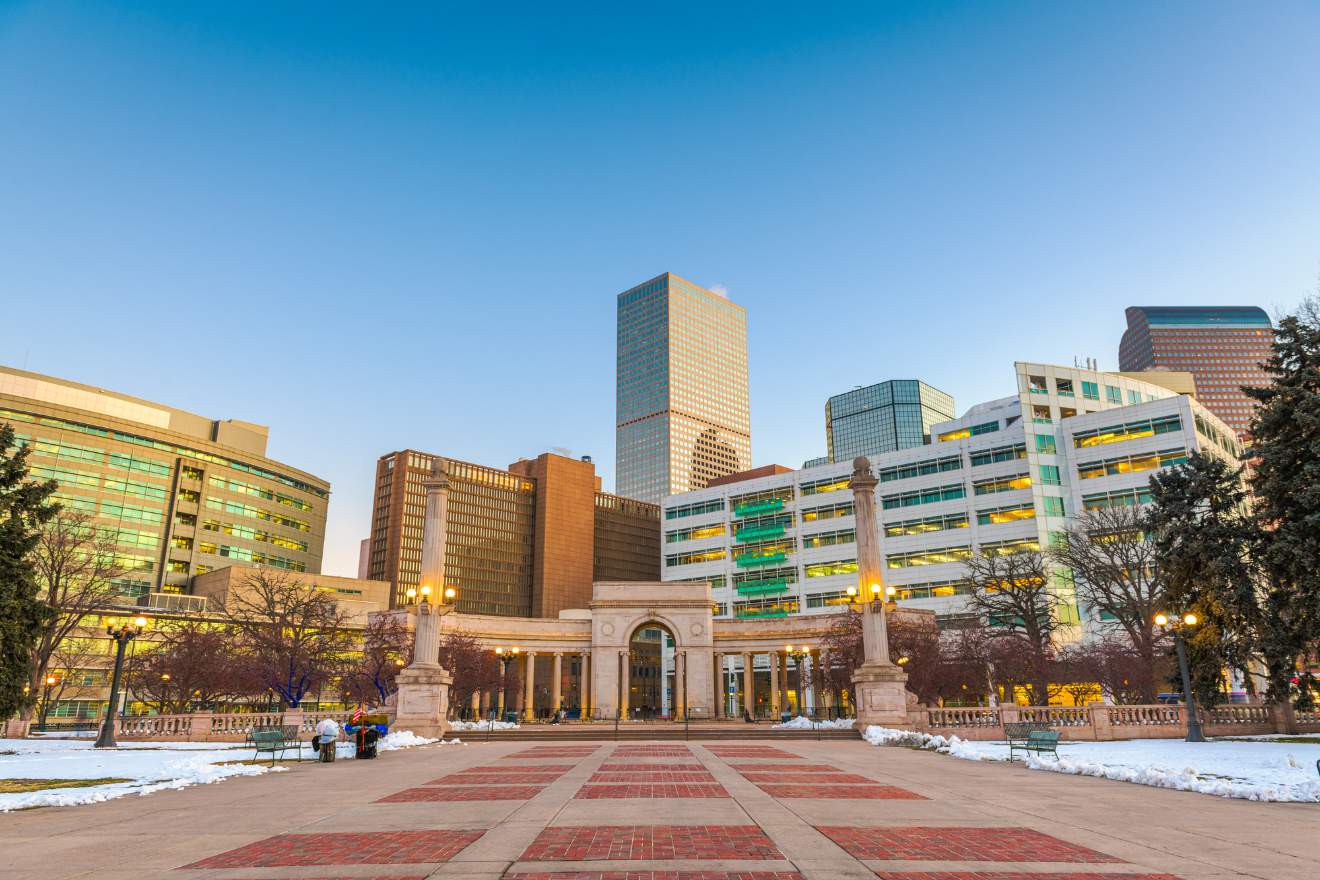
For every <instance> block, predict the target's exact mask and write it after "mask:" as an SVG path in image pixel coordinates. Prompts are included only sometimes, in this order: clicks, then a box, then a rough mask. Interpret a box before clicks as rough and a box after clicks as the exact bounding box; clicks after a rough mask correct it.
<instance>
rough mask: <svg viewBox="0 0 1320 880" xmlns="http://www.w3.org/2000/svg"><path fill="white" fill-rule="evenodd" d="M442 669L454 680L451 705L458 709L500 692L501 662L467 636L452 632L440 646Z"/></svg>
mask: <svg viewBox="0 0 1320 880" xmlns="http://www.w3.org/2000/svg"><path fill="white" fill-rule="evenodd" d="M440 665H441V666H443V667H444V668H445V669H447V670H448V671H449V674H450V675H452V676H453V677H454V683H453V685H452V686H451V687H450V694H451V704H452V705H453V706H455V707H456V708H459V709H461V708H463V707H465V706H470V705H471V703H472V695H473V694H474V693H480V692H481V691H484V690H491V691H498V690H499V687H500V662H499V660H498V659H497V658H496V657H495V655H494V654H493V653H492V652H491V651H488V650H486V649H484V648H482V647H481V645H480V644H479V643H478V642H477V640H476V639H474V638H473V637H472V636H470V635H468V634H467V633H458V632H451V633H449V634H448V635H446V636H445V638H444V640H443V641H442V642H441V643H440ZM512 672H513V670H510V673H512ZM558 708H559V707H558V706H552V707H551V709H552V710H557V709H558Z"/></svg>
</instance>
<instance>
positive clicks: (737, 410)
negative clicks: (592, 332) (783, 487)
mask: <svg viewBox="0 0 1320 880" xmlns="http://www.w3.org/2000/svg"><path fill="white" fill-rule="evenodd" d="M616 381H617V393H616V420H615V424H616V434H615V449H616V452H615V456H616V458H615V461H616V468H615V481H616V484H617V490H618V493H619V494H620V495H623V496H625V497H628V498H636V499H639V500H642V501H649V502H653V503H658V502H659V501H661V500H662V499H664V498H665V497H666V496H668V495H671V494H674V493H676V492H686V491H688V490H689V489H699V488H701V487H703V486H705V485H707V484H708V483H709V482H710V481H711V480H712V479H714V478H716V477H721V476H724V475H725V474H731V473H735V472H737V471H741V470H746V469H747V468H749V467H750V466H751V461H752V434H751V430H752V428H751V416H750V412H749V409H748V402H747V311H746V309H744V308H743V307H742V306H740V305H738V304H737V303H734V302H731V301H730V300H729V298H728V297H726V296H721V295H720V294H717V293H713V292H711V291H709V290H706V289H705V288H702V287H698V286H697V285H695V284H692V283H691V282H689V281H684V280H683V279H682V278H679V277H678V276H677V275H673V274H671V273H669V272H666V273H665V274H663V275H660V276H659V277H657V278H653V279H651V280H650V281H647V282H645V283H643V284H639V285H637V286H636V287H634V288H632V289H630V290H626V291H624V292H623V293H621V294H619V304H618V364H617V380H616Z"/></svg>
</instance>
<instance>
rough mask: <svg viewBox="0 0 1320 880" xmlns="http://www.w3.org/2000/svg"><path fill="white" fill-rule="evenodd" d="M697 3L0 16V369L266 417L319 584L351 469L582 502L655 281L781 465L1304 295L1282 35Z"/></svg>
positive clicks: (1296, 166)
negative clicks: (918, 383)
mask: <svg viewBox="0 0 1320 880" xmlns="http://www.w3.org/2000/svg"><path fill="white" fill-rule="evenodd" d="M478 5H479V4H478ZM562 5H563V6H565V7H567V6H568V4H562ZM708 5H710V4H699V5H696V6H693V7H689V8H682V7H679V6H677V5H671V4H661V5H658V6H656V11H654V12H651V13H647V14H627V15H623V14H621V13H620V12H619V10H620V9H622V8H626V5H625V6H620V5H619V4H602V5H600V6H597V7H588V6H577V7H575V8H574V9H568V10H566V9H559V8H553V7H550V6H546V5H545V4H534V5H528V6H526V7H522V8H519V7H517V6H516V5H503V6H500V7H499V10H498V12H491V13H489V14H481V15H477V14H474V13H473V12H472V9H473V8H474V7H473V5H472V4H463V5H461V6H460V5H455V6H452V7H442V6H441V5H440V4H419V5H418V6H417V7H415V8H408V7H407V6H406V5H399V4H358V5H355V6H350V5H348V4H340V5H336V4H328V3H307V4H292V3H286V4H244V3H240V2H224V3H210V4H202V3H148V2H143V3H135V4H112V3H106V4H71V3H11V2H5V0H0V207H2V208H3V210H0V302H3V304H4V314H5V318H6V320H4V321H3V322H0V362H3V363H6V364H9V365H12V366H19V367H23V366H26V368H27V369H31V370H36V371H39V372H44V373H50V374H53V375H57V376H62V377H66V378H70V379H74V380H78V381H82V382H88V383H91V384H96V385H102V386H105V387H108V388H113V389H115V390H118V391H123V392H126V393H130V394H135V395H138V396H141V397H146V398H149V399H153V400H159V401H161V402H164V403H169V404H172V405H175V406H179V407H183V408H185V409H191V410H194V411H198V412H201V413H204V414H207V415H209V416H212V417H215V418H229V417H233V418H240V419H247V420H250V421H257V422H262V423H265V424H269V425H270V426H271V429H272V432H271V453H272V454H273V455H274V456H275V457H277V458H281V459H283V460H286V461H288V462H289V463H291V464H294V465H297V466H300V467H303V468H304V469H306V470H309V471H311V472H313V473H316V474H319V475H321V476H324V477H326V478H327V479H329V480H331V481H332V482H333V484H334V488H335V493H334V498H333V501H332V503H331V508H330V527H329V535H328V542H327V552H326V570H327V571H330V572H335V573H352V571H353V569H354V567H355V564H356V553H357V540H358V539H359V538H361V537H364V536H365V535H366V532H367V527H368V518H369V510H370V495H371V480H372V474H373V468H374V463H375V460H376V458H377V457H378V456H380V455H381V454H383V453H385V452H389V451H392V450H395V449H400V448H405V447H415V448H421V449H425V450H429V451H435V452H442V453H446V454H449V455H453V456H456V457H460V458H466V459H469V460H474V461H478V462H482V463H485V464H491V465H500V466H502V465H505V464H507V463H509V462H511V461H513V460H515V459H517V458H518V457H519V456H523V455H526V456H531V455H535V454H537V453H538V452H540V451H543V450H545V449H548V448H551V447H568V448H570V449H572V450H573V451H574V452H575V453H578V454H591V455H593V456H594V458H595V460H596V462H597V463H598V465H599V467H600V470H601V471H602V473H603V476H604V478H605V482H606V485H607V486H610V485H612V483H613V458H614V429H613V406H614V385H613V381H614V296H615V295H616V294H617V293H618V292H620V291H622V290H624V289H625V288H627V287H630V286H631V285H633V284H635V283H637V282H639V281H642V280H645V279H647V278H650V277H652V276H654V275H657V274H659V273H660V272H662V271H665V270H669V271H673V272H675V273H677V274H679V275H682V276H684V277H686V278H689V279H691V280H693V281H695V282H697V283H700V284H705V285H707V286H710V285H722V286H723V287H725V288H727V289H728V291H729V293H730V295H731V296H732V298H733V299H734V300H736V301H737V302H740V303H742V304H743V305H745V306H746V307H747V309H748V315H749V326H750V348H751V386H752V387H751V395H752V426H753V450H754V457H755V460H756V462H757V463H758V464H762V463H769V462H780V463H783V464H788V465H791V466H797V465H800V464H801V462H802V460H803V459H804V458H807V457H810V456H814V455H817V454H820V453H821V452H822V451H823V447H824V429H823V426H822V410H823V406H824V400H825V398H826V397H827V396H828V395H829V394H832V393H837V392H839V391H843V390H847V389H848V388H851V387H853V386H854V385H859V384H865V383H870V382H873V381H878V380H881V379H886V378H898V377H920V378H923V379H925V380H927V381H928V382H931V383H932V384H934V385H936V386H938V387H940V388H942V389H945V390H947V391H949V392H950V393H952V394H953V395H954V396H955V398H956V400H957V403H958V406H959V408H960V409H961V408H963V407H966V406H968V405H971V404H973V403H975V402H977V401H980V400H983V399H987V398H991V397H998V396H1002V395H1003V394H1006V393H1009V392H1011V390H1012V389H1011V379H1012V366H1011V365H1012V361H1014V360H1016V359H1022V360H1043V361H1053V362H1064V363H1071V362H1072V361H1073V359H1074V358H1075V357H1085V356H1092V357H1096V358H1098V359H1099V360H1100V363H1101V365H1102V366H1107V367H1113V366H1115V365H1116V359H1117V347H1118V338H1119V335H1120V333H1121V332H1122V329H1123V326H1124V324H1123V308H1124V307H1125V306H1127V305H1133V304H1193V303H1197V304H1202V303H1244V304H1258V305H1262V306H1265V307H1266V308H1268V309H1270V310H1271V311H1273V310H1275V309H1277V308H1280V307H1285V308H1286V307H1288V306H1291V305H1292V304H1294V303H1296V302H1297V301H1298V300H1300V299H1301V298H1302V297H1303V296H1305V295H1306V294H1307V293H1309V292H1312V291H1314V290H1315V289H1316V283H1317V278H1318V277H1320V162H1318V161H1317V157H1320V113H1317V112H1316V107H1317V95H1320V64H1317V63H1316V55H1315V46H1316V45H1317V39H1318V38H1320V6H1318V5H1316V4H1314V3H1289V2H1277V3H1270V4H1247V3H1216V2H1198V3H1177V2H1167V3H1159V4H1149V3H1119V2H1115V3H1104V4H1083V3H1040V4H1034V3H999V4H992V3H936V2H927V3H910V4H886V3H868V4H862V5H857V6H841V5H834V6H821V5H818V4H794V5H791V6H790V5H785V6H784V7H783V8H782V9H776V8H774V7H773V6H767V5H758V6H755V7H752V6H742V7H739V8H733V7H729V8H727V9H725V10H724V11H719V10H711V9H708V8H704V7H706V6H708ZM271 7H277V9H278V11H274V12H272V11H271ZM662 7H664V8H662Z"/></svg>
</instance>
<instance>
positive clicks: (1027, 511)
mask: <svg viewBox="0 0 1320 880" xmlns="http://www.w3.org/2000/svg"><path fill="white" fill-rule="evenodd" d="M1035 518H1036V508H1035V506H1034V505H1031V504H1017V505H1013V506H1010V507H993V508H991V509H989V510H978V511H977V512H976V524H977V525H979V526H998V525H1003V524H1005V523H1014V522H1021V521H1022V520H1024V519H1035Z"/></svg>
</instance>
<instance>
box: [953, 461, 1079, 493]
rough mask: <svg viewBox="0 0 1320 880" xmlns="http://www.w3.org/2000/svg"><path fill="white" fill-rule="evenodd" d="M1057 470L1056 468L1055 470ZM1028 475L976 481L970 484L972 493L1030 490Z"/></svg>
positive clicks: (1012, 475)
mask: <svg viewBox="0 0 1320 880" xmlns="http://www.w3.org/2000/svg"><path fill="white" fill-rule="evenodd" d="M1055 470H1058V468H1055ZM1030 488H1031V475H1030V474H1011V475H1009V476H1006V477H993V478H991V479H988V480H977V481H976V482H975V483H973V484H972V491H973V492H974V493H975V494H977V495H995V494H997V493H999V492H1012V491H1014V490H1016V489H1030Z"/></svg>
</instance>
